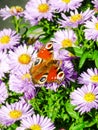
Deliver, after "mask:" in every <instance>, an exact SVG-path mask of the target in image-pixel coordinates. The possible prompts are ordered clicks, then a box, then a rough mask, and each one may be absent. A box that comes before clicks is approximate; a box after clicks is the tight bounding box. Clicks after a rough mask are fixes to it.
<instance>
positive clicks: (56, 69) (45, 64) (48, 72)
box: [30, 43, 64, 84]
mask: <svg viewBox="0 0 98 130" xmlns="http://www.w3.org/2000/svg"><path fill="white" fill-rule="evenodd" d="M30 74H31V76H32V81H33V83H34V84H44V83H45V82H47V83H52V82H57V83H60V82H61V81H62V80H63V79H64V72H63V71H62V70H61V68H60V62H59V61H58V60H55V59H54V58H53V46H52V43H48V44H47V45H46V46H45V47H42V48H41V49H40V50H39V52H38V54H37V58H36V60H35V61H34V64H33V65H32V67H31V69H30ZM58 74H60V75H58ZM59 76H60V77H59Z"/></svg>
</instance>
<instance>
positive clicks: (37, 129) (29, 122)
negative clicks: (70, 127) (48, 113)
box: [16, 114, 55, 130]
mask: <svg viewBox="0 0 98 130" xmlns="http://www.w3.org/2000/svg"><path fill="white" fill-rule="evenodd" d="M25 129H30V130H54V129H55V127H54V124H53V123H52V122H51V120H50V119H49V118H48V117H44V116H40V115H38V114H37V115H33V116H32V117H27V118H25V119H22V121H21V126H20V127H18V128H16V130H25Z"/></svg>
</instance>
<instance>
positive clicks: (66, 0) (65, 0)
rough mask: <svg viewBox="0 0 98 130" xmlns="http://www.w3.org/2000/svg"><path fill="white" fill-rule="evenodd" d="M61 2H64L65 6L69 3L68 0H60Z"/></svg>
mask: <svg viewBox="0 0 98 130" xmlns="http://www.w3.org/2000/svg"><path fill="white" fill-rule="evenodd" d="M62 1H63V2H65V3H66V4H68V3H70V0H62Z"/></svg>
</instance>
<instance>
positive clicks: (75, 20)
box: [59, 8, 94, 28]
mask: <svg viewBox="0 0 98 130" xmlns="http://www.w3.org/2000/svg"><path fill="white" fill-rule="evenodd" d="M61 15H62V18H63V20H62V19H60V20H59V23H60V24H61V26H62V27H66V26H68V27H73V28H76V27H78V25H80V24H84V22H85V21H86V20H88V19H90V18H91V17H92V15H94V11H93V10H90V9H89V8H88V9H87V10H86V11H84V12H82V11H81V12H80V13H79V12H78V10H77V9H76V10H75V11H70V16H66V15H65V14H63V13H62V14H61Z"/></svg>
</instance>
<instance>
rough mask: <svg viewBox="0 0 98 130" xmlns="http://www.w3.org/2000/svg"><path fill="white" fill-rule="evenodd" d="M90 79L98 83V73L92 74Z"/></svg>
mask: <svg viewBox="0 0 98 130" xmlns="http://www.w3.org/2000/svg"><path fill="white" fill-rule="evenodd" d="M90 80H91V81H92V82H96V83H97V82H98V75H94V76H91V78H90Z"/></svg>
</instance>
